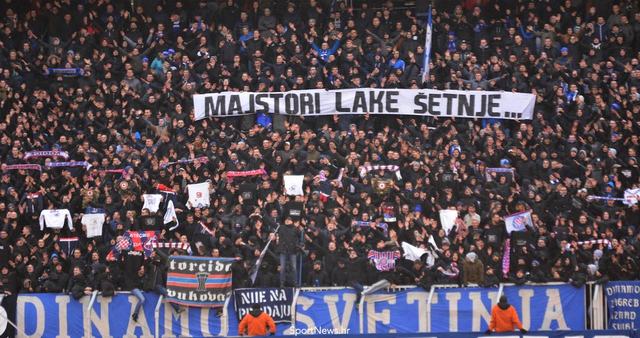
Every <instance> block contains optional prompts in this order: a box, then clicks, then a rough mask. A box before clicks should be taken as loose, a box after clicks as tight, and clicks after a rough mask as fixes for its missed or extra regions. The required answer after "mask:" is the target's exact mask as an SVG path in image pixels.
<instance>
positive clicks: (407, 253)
mask: <svg viewBox="0 0 640 338" xmlns="http://www.w3.org/2000/svg"><path fill="white" fill-rule="evenodd" d="M402 250H403V251H404V255H403V257H404V258H406V259H408V260H410V261H419V260H420V257H422V255H424V254H426V253H427V250H425V249H422V248H418V247H416V246H413V245H411V244H409V243H407V242H402Z"/></svg>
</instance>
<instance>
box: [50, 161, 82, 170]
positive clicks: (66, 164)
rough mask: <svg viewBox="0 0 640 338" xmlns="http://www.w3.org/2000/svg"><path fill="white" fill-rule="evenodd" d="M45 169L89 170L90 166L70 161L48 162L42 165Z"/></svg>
mask: <svg viewBox="0 0 640 338" xmlns="http://www.w3.org/2000/svg"><path fill="white" fill-rule="evenodd" d="M44 166H45V167H47V168H64V167H85V168H86V169H89V168H91V164H89V162H87V161H70V162H49V163H47V164H45V165H44Z"/></svg>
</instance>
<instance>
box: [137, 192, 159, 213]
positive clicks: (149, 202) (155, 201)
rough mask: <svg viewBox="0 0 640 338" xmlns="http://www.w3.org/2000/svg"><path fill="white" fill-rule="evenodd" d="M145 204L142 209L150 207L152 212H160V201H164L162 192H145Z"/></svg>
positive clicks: (143, 196) (143, 197)
mask: <svg viewBox="0 0 640 338" xmlns="http://www.w3.org/2000/svg"><path fill="white" fill-rule="evenodd" d="M142 199H143V200H144V205H143V206H142V209H149V211H151V212H158V209H159V208H160V201H162V195H160V194H144V195H142Z"/></svg>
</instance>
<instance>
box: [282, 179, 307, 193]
mask: <svg viewBox="0 0 640 338" xmlns="http://www.w3.org/2000/svg"><path fill="white" fill-rule="evenodd" d="M282 178H283V180H284V191H285V193H286V194H287V195H293V196H296V195H304V191H303V190H302V187H303V184H304V175H284V176H282Z"/></svg>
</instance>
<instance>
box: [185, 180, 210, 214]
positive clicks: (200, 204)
mask: <svg viewBox="0 0 640 338" xmlns="http://www.w3.org/2000/svg"><path fill="white" fill-rule="evenodd" d="M187 190H188V191H189V201H188V205H189V207H190V208H205V207H208V206H209V205H210V200H209V182H203V183H196V184H189V185H187Z"/></svg>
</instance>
